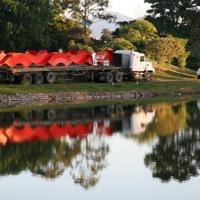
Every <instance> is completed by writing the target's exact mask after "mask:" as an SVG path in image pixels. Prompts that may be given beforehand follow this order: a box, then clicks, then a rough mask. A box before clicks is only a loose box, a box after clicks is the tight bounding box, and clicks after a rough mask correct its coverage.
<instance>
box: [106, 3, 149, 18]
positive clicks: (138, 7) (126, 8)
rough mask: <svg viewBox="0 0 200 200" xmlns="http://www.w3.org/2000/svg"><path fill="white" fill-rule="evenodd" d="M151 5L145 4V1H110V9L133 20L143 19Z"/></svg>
mask: <svg viewBox="0 0 200 200" xmlns="http://www.w3.org/2000/svg"><path fill="white" fill-rule="evenodd" d="M148 8H149V4H147V3H144V0H123V1H120V0H110V9H109V10H111V11H114V12H119V13H121V14H123V15H126V16H128V17H132V18H139V17H143V16H144V15H145V14H146V10H147V9H148Z"/></svg>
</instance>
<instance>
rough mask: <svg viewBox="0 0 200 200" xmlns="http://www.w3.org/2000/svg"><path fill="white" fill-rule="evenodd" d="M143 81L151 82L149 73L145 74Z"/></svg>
mask: <svg viewBox="0 0 200 200" xmlns="http://www.w3.org/2000/svg"><path fill="white" fill-rule="evenodd" d="M145 80H146V81H147V82H149V81H151V80H152V76H151V73H149V72H147V73H146V74H145Z"/></svg>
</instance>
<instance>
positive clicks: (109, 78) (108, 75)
mask: <svg viewBox="0 0 200 200" xmlns="http://www.w3.org/2000/svg"><path fill="white" fill-rule="evenodd" d="M105 81H106V82H107V83H112V82H113V81H114V75H113V73H111V72H107V73H106V74H105Z"/></svg>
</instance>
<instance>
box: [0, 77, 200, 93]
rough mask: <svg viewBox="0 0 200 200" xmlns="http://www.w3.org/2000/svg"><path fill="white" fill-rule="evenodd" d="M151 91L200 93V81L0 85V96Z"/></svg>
mask: <svg viewBox="0 0 200 200" xmlns="http://www.w3.org/2000/svg"><path fill="white" fill-rule="evenodd" d="M121 91H141V92H142V91H149V92H154V93H158V94H165V93H172V92H174V93H185V92H186V93H187V92H189V93H190V92H194V93H195V92H200V81H198V80H178V81H153V82H149V83H147V82H139V83H135V82H124V83H120V84H115V85H112V84H103V83H102V84H100V83H67V84H55V85H39V86H38V85H0V94H16V93H20V94H21V93H22V94H23V93H33V94H34V93H67V92H85V93H87V92H121Z"/></svg>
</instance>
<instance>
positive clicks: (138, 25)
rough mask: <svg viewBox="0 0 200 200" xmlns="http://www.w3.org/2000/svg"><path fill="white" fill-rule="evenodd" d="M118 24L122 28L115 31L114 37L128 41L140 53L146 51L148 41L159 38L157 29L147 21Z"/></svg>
mask: <svg viewBox="0 0 200 200" xmlns="http://www.w3.org/2000/svg"><path fill="white" fill-rule="evenodd" d="M118 24H119V25H120V27H119V28H118V29H116V30H115V31H114V33H113V35H114V36H115V37H117V38H119V37H121V38H124V39H126V40H128V41H129V42H131V43H132V44H133V45H134V46H136V48H137V51H140V52H143V51H144V46H145V42H146V41H147V40H149V39H153V38H156V37H158V36H157V29H156V27H155V26H154V25H153V24H152V23H150V22H149V21H147V20H143V19H142V20H134V21H130V22H119V23H118Z"/></svg>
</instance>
